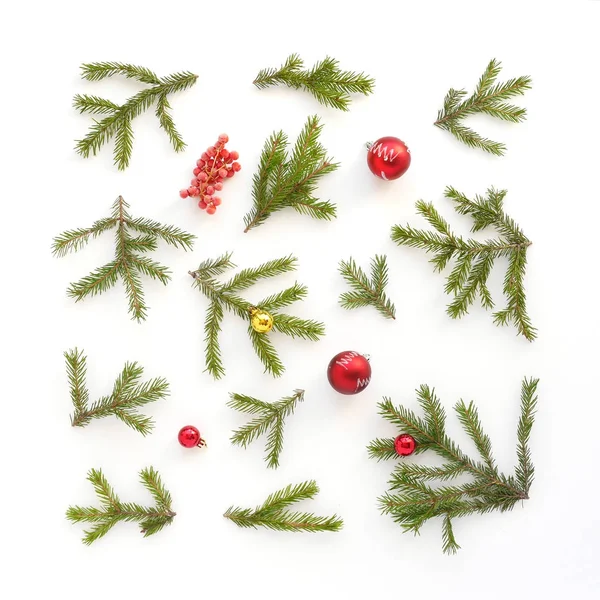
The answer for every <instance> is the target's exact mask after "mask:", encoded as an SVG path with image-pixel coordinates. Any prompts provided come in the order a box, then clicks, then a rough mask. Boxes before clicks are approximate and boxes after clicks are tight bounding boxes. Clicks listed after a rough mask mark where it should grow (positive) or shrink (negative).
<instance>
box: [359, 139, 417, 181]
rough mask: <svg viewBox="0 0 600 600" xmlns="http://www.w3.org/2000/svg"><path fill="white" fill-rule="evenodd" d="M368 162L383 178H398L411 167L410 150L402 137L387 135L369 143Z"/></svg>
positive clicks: (373, 171)
mask: <svg viewBox="0 0 600 600" xmlns="http://www.w3.org/2000/svg"><path fill="white" fill-rule="evenodd" d="M367 164H368V165H369V169H371V172H372V173H373V175H377V177H380V178H381V179H385V180H386V181H387V180H392V179H398V177H402V175H404V173H406V171H408V167H410V150H409V149H408V146H407V145H406V144H405V143H404V142H403V141H402V140H401V139H399V138H397V137H393V136H391V135H387V136H385V137H382V138H379V139H378V140H377V141H376V142H375V143H374V144H371V145H369V151H368V152H367Z"/></svg>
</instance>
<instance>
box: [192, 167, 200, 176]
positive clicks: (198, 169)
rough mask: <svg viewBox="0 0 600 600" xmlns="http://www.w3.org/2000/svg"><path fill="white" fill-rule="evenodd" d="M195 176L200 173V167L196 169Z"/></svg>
mask: <svg viewBox="0 0 600 600" xmlns="http://www.w3.org/2000/svg"><path fill="white" fill-rule="evenodd" d="M193 173H194V175H196V177H197V176H198V173H200V167H196V168H195V169H194V171H193Z"/></svg>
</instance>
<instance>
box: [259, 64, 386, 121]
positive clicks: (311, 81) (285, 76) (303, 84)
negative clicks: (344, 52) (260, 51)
mask: <svg viewBox="0 0 600 600" xmlns="http://www.w3.org/2000/svg"><path fill="white" fill-rule="evenodd" d="M303 67H304V61H303V60H302V59H301V58H300V56H298V54H291V55H290V56H288V57H287V59H286V61H285V63H284V64H283V65H282V66H281V67H280V68H279V69H274V68H268V69H262V70H261V71H259V73H258V75H257V76H256V79H255V80H254V85H255V86H256V87H257V88H259V89H264V88H266V87H269V86H272V85H280V84H283V85H287V86H288V87H291V88H294V89H297V90H298V89H303V90H306V91H307V92H310V93H311V94H312V95H313V96H314V97H315V98H316V99H317V100H318V101H319V102H320V103H321V104H324V105H325V106H331V107H333V108H338V109H340V110H344V111H346V110H349V108H350V101H351V96H350V94H364V95H365V96H368V95H369V94H371V93H373V88H374V86H375V80H374V79H372V78H371V77H368V76H366V75H365V74H364V73H355V72H352V71H342V70H341V69H340V68H339V66H338V61H337V60H335V59H334V58H330V57H329V56H327V57H326V58H325V59H324V60H321V61H319V62H317V63H316V64H315V65H314V66H313V68H312V69H310V70H304V69H303Z"/></svg>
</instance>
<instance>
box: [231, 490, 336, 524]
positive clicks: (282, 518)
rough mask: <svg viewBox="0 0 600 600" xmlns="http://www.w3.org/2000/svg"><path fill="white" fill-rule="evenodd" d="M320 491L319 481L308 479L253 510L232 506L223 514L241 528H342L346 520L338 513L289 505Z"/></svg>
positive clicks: (275, 495)
mask: <svg viewBox="0 0 600 600" xmlns="http://www.w3.org/2000/svg"><path fill="white" fill-rule="evenodd" d="M318 492H319V488H318V486H317V484H316V482H315V481H305V482H304V483H300V484H297V485H288V486H287V487H285V488H283V489H282V490H279V491H277V492H275V493H273V494H271V495H270V496H269V497H268V498H267V499H266V500H265V502H264V503H263V504H262V505H261V506H258V507H256V509H254V510H251V509H249V508H236V507H233V506H232V507H230V508H228V509H227V511H226V512H225V514H224V515H223V516H224V517H225V518H227V519H229V520H231V521H233V522H234V523H235V524H236V525H237V526H238V527H251V528H253V529H256V528H258V527H266V528H268V529H273V530H275V531H294V532H298V531H310V532H317V531H339V530H340V529H341V528H342V526H343V524H344V522H343V521H342V519H341V518H339V517H338V516H337V515H333V516H332V517H319V516H316V515H314V514H312V513H301V512H292V511H289V510H286V509H287V507H289V506H291V505H292V504H295V503H296V502H300V501H301V500H310V499H312V498H314V497H315V496H316V495H317V494H318Z"/></svg>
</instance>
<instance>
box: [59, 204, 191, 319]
mask: <svg viewBox="0 0 600 600" xmlns="http://www.w3.org/2000/svg"><path fill="white" fill-rule="evenodd" d="M128 208H129V205H128V204H127V202H125V200H123V198H122V196H119V197H118V198H117V200H116V201H115V203H114V204H113V206H112V213H111V217H109V218H106V219H101V220H99V221H96V223H94V224H93V225H92V226H91V227H89V228H87V229H71V230H68V231H65V232H64V233H61V234H60V235H59V236H57V237H55V238H54V243H53V245H52V252H53V254H54V255H55V256H59V257H61V256H65V255H66V254H68V253H69V252H77V251H78V250H81V249H82V248H83V247H84V246H85V245H86V244H87V243H88V242H89V241H90V240H91V239H93V238H95V237H98V236H99V235H100V234H101V233H104V232H105V231H108V230H109V229H116V238H115V240H116V248H115V260H114V261H111V262H109V263H107V264H105V265H103V266H101V267H98V268H97V269H95V270H94V271H92V272H91V273H90V274H89V275H87V276H85V277H83V278H82V279H80V280H79V281H77V282H75V283H72V284H71V285H70V286H69V289H68V291H67V293H68V295H69V296H70V297H72V298H75V300H76V301H77V302H79V301H80V300H83V299H84V298H86V297H87V296H96V295H98V294H101V293H102V292H105V291H107V290H108V289H110V288H111V287H113V286H114V285H116V283H117V281H118V280H119V278H120V279H121V280H122V281H123V286H124V288H125V294H126V296H127V300H128V303H129V312H130V313H131V315H132V318H134V319H136V320H137V321H142V320H144V319H145V318H146V316H147V310H148V307H147V306H146V302H145V299H144V292H143V288H142V281H141V278H140V275H145V276H147V277H150V278H151V279H157V280H158V281H160V282H161V283H162V284H163V285H167V283H168V282H169V281H170V279H171V276H170V272H169V270H168V269H167V267H165V266H163V265H161V264H159V263H157V262H155V261H153V260H151V259H149V258H147V257H145V256H141V253H144V252H151V251H153V250H156V248H157V241H158V240H159V239H160V240H163V241H164V242H166V243H167V244H170V245H172V246H175V247H178V248H181V249H183V250H191V248H192V246H193V242H194V240H195V239H196V238H195V236H193V235H191V234H190V233H186V232H185V231H182V230H181V229H178V228H177V227H174V226H172V225H162V224H161V223H157V222H156V221H151V220H149V219H144V218H137V219H132V218H131V216H130V215H129V213H128V211H127V209H128ZM131 231H133V232H136V233H139V234H140V235H139V236H136V237H133V236H132V235H131V233H130V232H131Z"/></svg>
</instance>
